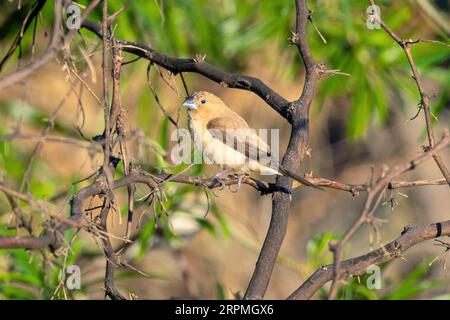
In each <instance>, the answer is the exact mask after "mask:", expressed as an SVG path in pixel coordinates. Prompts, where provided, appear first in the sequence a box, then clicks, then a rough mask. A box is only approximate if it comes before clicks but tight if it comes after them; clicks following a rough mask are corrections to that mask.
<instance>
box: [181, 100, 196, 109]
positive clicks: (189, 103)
mask: <svg viewBox="0 0 450 320" xmlns="http://www.w3.org/2000/svg"><path fill="white" fill-rule="evenodd" d="M183 107H186V108H188V109H189V110H196V109H197V108H198V105H197V104H196V103H195V97H188V98H187V99H186V100H185V101H184V102H183Z"/></svg>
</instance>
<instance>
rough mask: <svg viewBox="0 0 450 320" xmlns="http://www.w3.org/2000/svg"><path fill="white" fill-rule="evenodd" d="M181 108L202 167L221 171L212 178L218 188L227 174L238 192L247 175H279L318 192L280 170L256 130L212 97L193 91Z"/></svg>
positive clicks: (209, 94) (292, 174)
mask: <svg viewBox="0 0 450 320" xmlns="http://www.w3.org/2000/svg"><path fill="white" fill-rule="evenodd" d="M182 105H183V106H184V107H186V109H187V114H188V128H189V132H190V134H191V137H192V139H193V140H194V146H195V148H196V149H197V150H198V151H201V152H202V153H203V156H204V158H205V160H206V161H205V162H206V163H210V164H211V163H212V164H216V165H219V166H220V167H221V168H222V169H223V171H221V172H219V173H218V174H216V175H215V176H214V178H215V179H217V181H219V182H220V183H221V185H222V186H224V185H225V184H224V182H223V181H222V180H221V179H220V175H221V174H223V173H225V172H229V173H233V174H235V175H237V176H238V177H239V179H238V190H239V188H240V184H241V180H242V178H243V177H244V176H248V175H250V174H257V175H283V176H287V177H290V178H292V179H294V180H296V181H297V182H299V183H300V184H302V185H305V186H309V187H314V188H318V189H321V188H320V187H318V186H316V185H315V184H313V183H311V182H309V181H308V180H306V179H305V178H302V177H300V176H299V175H297V174H295V173H293V172H291V171H289V170H287V169H286V168H285V167H283V166H282V165H281V164H280V163H279V162H278V161H277V160H276V159H275V158H274V157H273V155H272V154H271V152H270V147H269V146H268V144H267V143H266V142H265V141H264V140H263V139H262V138H261V137H260V136H259V135H258V134H257V133H256V130H254V129H251V128H250V126H249V125H248V123H247V121H245V120H244V119H243V118H242V117H241V116H240V115H238V114H237V113H236V112H234V111H233V110H232V109H230V108H229V107H228V106H227V105H226V104H225V103H224V102H223V101H222V99H220V98H219V97H217V96H216V95H214V94H212V93H210V92H206V91H197V92H195V93H193V94H192V95H190V96H189V97H187V98H186V99H185V101H184V102H183V104H182Z"/></svg>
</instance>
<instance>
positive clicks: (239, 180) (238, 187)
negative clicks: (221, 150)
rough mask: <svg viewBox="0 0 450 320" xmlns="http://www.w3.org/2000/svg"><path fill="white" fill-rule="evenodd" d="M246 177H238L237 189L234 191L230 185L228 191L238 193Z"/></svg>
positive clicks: (242, 175) (241, 175)
mask: <svg viewBox="0 0 450 320" xmlns="http://www.w3.org/2000/svg"><path fill="white" fill-rule="evenodd" d="M245 177H246V175H245V174H240V175H237V178H238V182H237V188H236V189H235V190H233V189H232V188H231V185H229V186H228V189H230V191H231V192H233V193H236V192H238V191H239V190H240V189H241V185H242V180H243V179H244V178H245Z"/></svg>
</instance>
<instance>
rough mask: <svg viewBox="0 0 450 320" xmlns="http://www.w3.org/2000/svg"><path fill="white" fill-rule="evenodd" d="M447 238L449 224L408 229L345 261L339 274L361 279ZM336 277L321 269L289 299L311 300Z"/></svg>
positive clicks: (329, 267) (331, 271)
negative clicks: (371, 268)
mask: <svg viewBox="0 0 450 320" xmlns="http://www.w3.org/2000/svg"><path fill="white" fill-rule="evenodd" d="M448 235H450V220H447V221H443V222H438V223H433V224H430V225H428V226H424V227H409V228H407V227H405V228H404V230H403V232H402V234H401V236H400V237H398V238H397V239H395V240H393V241H391V242H390V243H388V244H387V245H385V246H383V247H381V248H379V249H377V250H374V251H372V252H369V253H367V254H364V255H362V256H359V257H356V258H352V259H348V260H345V261H342V262H341V263H340V270H341V272H342V273H343V274H344V276H345V278H348V277H349V276H358V275H362V274H364V273H366V271H367V268H368V267H369V266H371V265H377V264H380V263H383V262H387V261H391V260H393V259H395V258H398V257H401V254H402V253H403V252H405V251H406V250H408V249H409V248H411V247H412V246H414V245H416V244H418V243H420V242H422V241H425V240H429V239H433V238H438V237H441V236H448ZM334 274H335V267H334V265H333V264H331V265H327V266H323V267H320V268H319V269H317V270H316V271H315V272H314V273H313V274H312V275H311V276H310V277H309V278H308V279H307V280H306V281H305V282H304V283H303V284H302V285H301V286H300V287H299V288H298V289H297V290H295V291H294V292H293V293H292V294H291V295H290V296H289V297H288V299H309V298H311V297H312V296H313V295H314V293H315V292H316V291H317V290H319V289H320V288H321V287H323V286H324V285H325V284H326V283H327V282H328V281H331V280H332V279H333V275H334Z"/></svg>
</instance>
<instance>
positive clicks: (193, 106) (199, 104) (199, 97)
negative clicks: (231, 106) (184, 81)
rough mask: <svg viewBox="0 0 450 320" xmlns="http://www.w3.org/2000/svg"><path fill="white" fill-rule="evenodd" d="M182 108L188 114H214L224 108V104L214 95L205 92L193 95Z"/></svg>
mask: <svg viewBox="0 0 450 320" xmlns="http://www.w3.org/2000/svg"><path fill="white" fill-rule="evenodd" d="M183 106H184V107H186V108H187V109H188V110H189V111H190V112H201V113H204V112H208V113H215V111H218V109H220V108H223V107H224V106H225V104H224V102H223V101H222V100H221V99H220V98H219V97H217V96H215V95H214V94H212V93H210V92H206V91H198V92H195V93H193V94H192V95H191V96H190V97H188V98H187V99H186V100H185V101H184V102H183Z"/></svg>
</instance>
